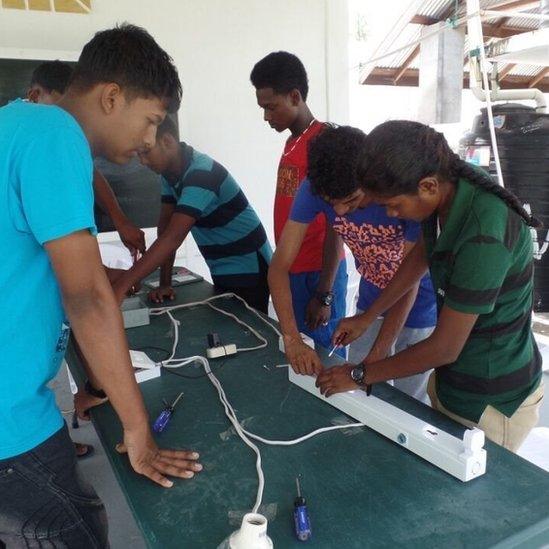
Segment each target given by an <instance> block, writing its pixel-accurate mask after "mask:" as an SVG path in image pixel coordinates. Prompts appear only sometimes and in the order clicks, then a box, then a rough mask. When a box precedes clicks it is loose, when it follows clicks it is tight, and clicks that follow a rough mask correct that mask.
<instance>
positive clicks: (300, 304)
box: [290, 259, 348, 358]
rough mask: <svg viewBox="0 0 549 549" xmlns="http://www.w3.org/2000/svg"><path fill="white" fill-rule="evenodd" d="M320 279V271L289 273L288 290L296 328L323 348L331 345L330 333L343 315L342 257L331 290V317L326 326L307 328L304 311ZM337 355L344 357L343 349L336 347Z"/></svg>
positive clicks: (344, 278)
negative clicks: (314, 328)
mask: <svg viewBox="0 0 549 549" xmlns="http://www.w3.org/2000/svg"><path fill="white" fill-rule="evenodd" d="M319 279H320V271H311V272H308V273H299V274H290V290H291V292H292V303H293V308H294V316H295V321H296V324H297V328H298V330H299V331H300V332H302V333H304V334H306V335H308V336H309V337H311V338H312V339H313V340H314V342H315V346H317V345H320V346H321V347H324V348H325V349H330V348H331V346H332V334H333V333H334V331H335V329H336V328H337V326H338V324H339V320H340V319H342V318H344V317H345V311H346V309H345V298H346V294H347V279H348V275H347V264H346V262H345V260H344V259H343V260H342V261H341V262H340V264H339V267H338V269H337V272H336V276H335V280H334V284H333V286H332V291H333V292H334V301H333V303H332V311H331V319H330V322H329V323H328V325H327V326H320V327H319V328H317V329H316V330H312V331H311V330H309V328H307V326H306V324H305V312H306V311H307V305H309V301H311V299H312V298H313V297H314V296H315V293H316V289H317V287H318V281H319ZM336 353H337V354H338V355H340V356H341V357H343V358H345V349H338V351H336Z"/></svg>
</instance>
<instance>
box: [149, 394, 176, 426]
mask: <svg viewBox="0 0 549 549" xmlns="http://www.w3.org/2000/svg"><path fill="white" fill-rule="evenodd" d="M182 396H183V393H179V396H178V397H177V398H176V399H175V400H174V401H173V404H168V403H167V402H166V401H165V400H164V404H165V405H166V407H165V408H164V409H163V410H162V412H160V415H159V416H158V417H157V418H156V421H155V422H154V425H153V431H154V432H155V433H161V432H162V431H163V430H164V429H165V428H166V426H167V425H168V423H169V421H170V419H171V417H172V415H173V411H174V408H175V405H176V404H177V403H178V402H179V399H180V398H181V397H182Z"/></svg>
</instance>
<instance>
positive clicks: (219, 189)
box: [162, 143, 272, 287]
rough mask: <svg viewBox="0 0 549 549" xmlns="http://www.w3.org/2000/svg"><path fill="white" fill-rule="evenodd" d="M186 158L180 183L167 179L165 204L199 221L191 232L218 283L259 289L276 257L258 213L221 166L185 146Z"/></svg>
mask: <svg viewBox="0 0 549 549" xmlns="http://www.w3.org/2000/svg"><path fill="white" fill-rule="evenodd" d="M181 154H182V155H183V158H184V161H185V164H184V166H185V167H184V169H183V174H182V175H181V177H180V178H179V179H178V180H177V181H175V182H174V183H168V181H167V180H166V179H164V178H162V202H164V203H172V204H175V211H176V212H178V213H183V214H186V215H188V216H190V217H193V218H194V219H195V220H196V221H195V224H194V226H193V228H192V229H191V234H192V235H193V237H194V239H195V241H196V244H197V245H198V248H199V250H200V253H201V254H202V255H203V257H204V259H205V260H206V263H207V265H208V267H209V269H210V272H211V274H212V279H213V282H214V284H218V285H220V286H224V287H252V286H256V285H257V284H258V282H259V279H260V277H264V276H265V273H266V268H267V265H268V264H269V263H270V260H271V256H272V250H271V246H270V244H269V241H268V240H267V234H266V233H265V229H264V228H263V225H262V224H261V222H260V221H259V218H258V217H257V214H256V213H255V211H254V209H253V208H252V207H251V206H250V204H249V202H248V199H247V198H246V196H245V195H244V193H243V192H242V189H241V188H240V187H239V186H238V183H237V182H236V181H235V180H234V179H233V177H232V176H231V174H229V172H228V171H227V170H226V169H225V168H224V167H223V166H221V164H219V163H218V162H216V161H215V160H213V159H212V158H210V157H209V156H207V155H205V154H203V153H200V152H198V151H196V150H194V149H193V148H192V147H190V146H189V145H186V144H185V143H181Z"/></svg>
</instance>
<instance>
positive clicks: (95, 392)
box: [84, 379, 107, 398]
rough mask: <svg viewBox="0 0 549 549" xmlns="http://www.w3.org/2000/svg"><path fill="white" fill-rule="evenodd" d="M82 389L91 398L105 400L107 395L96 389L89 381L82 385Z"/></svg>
mask: <svg viewBox="0 0 549 549" xmlns="http://www.w3.org/2000/svg"><path fill="white" fill-rule="evenodd" d="M84 389H86V393H88V394H89V395H91V396H94V397H96V398H107V393H105V391H103V389H96V388H95V387H94V386H93V385H92V384H91V383H90V380H89V379H87V380H86V383H85V384H84Z"/></svg>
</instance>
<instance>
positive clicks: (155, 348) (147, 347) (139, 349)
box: [133, 345, 172, 362]
mask: <svg viewBox="0 0 549 549" xmlns="http://www.w3.org/2000/svg"><path fill="white" fill-rule="evenodd" d="M133 350H134V351H143V352H145V351H147V350H151V351H162V352H163V353H166V356H165V357H163V358H162V359H161V360H157V361H156V362H162V361H163V360H166V359H167V358H169V357H170V355H171V354H172V352H171V351H168V349H164V348H162V347H155V346H154V345H145V346H144V347H139V348H138V349H133Z"/></svg>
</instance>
